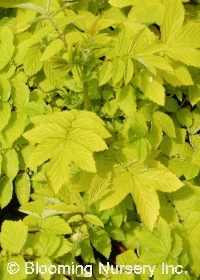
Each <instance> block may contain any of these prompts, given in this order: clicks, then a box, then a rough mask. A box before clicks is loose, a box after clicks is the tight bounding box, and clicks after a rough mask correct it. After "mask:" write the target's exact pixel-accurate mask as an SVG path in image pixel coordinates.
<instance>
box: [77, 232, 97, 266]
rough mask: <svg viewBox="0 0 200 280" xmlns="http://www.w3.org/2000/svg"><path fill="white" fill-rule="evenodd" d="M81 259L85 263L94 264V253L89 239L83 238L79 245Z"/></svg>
mask: <svg viewBox="0 0 200 280" xmlns="http://www.w3.org/2000/svg"><path fill="white" fill-rule="evenodd" d="M80 248H81V257H82V258H83V260H84V261H85V262H89V263H95V258H94V253H93V250H92V247H91V244H90V240H89V238H85V239H83V240H82V241H81V243H80Z"/></svg>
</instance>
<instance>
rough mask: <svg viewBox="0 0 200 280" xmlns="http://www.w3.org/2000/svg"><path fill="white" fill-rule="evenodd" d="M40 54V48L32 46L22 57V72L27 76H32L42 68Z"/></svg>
mask: <svg viewBox="0 0 200 280" xmlns="http://www.w3.org/2000/svg"><path fill="white" fill-rule="evenodd" d="M41 57H42V53H41V51H40V46H38V45H36V46H32V47H31V48H30V49H29V50H28V51H27V53H26V55H25V57H24V70H25V73H26V74H27V75H30V76H32V75H34V74H36V73H37V72H38V71H39V70H40V69H41V68H42V62H41V61H40V60H41Z"/></svg>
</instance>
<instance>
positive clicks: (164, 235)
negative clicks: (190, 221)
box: [136, 218, 172, 264]
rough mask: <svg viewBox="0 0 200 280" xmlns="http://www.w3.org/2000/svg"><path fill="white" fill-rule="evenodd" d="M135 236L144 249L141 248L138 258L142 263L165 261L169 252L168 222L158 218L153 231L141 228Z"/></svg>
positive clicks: (169, 235)
mask: <svg viewBox="0 0 200 280" xmlns="http://www.w3.org/2000/svg"><path fill="white" fill-rule="evenodd" d="M136 238H137V240H138V242H139V244H140V246H142V247H144V248H145V250H141V253H140V254H141V255H140V260H141V262H142V263H148V264H155V263H160V262H162V261H165V260H166V259H167V257H168V255H169V254H170V249H171V242H172V239H171V234H170V229H169V226H168V224H167V223H166V222H165V221H164V220H163V219H162V218H159V220H158V223H157V227H156V228H155V229H154V231H153V233H151V232H149V231H147V230H143V231H141V232H137V234H136Z"/></svg>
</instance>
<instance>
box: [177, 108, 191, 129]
mask: <svg viewBox="0 0 200 280" xmlns="http://www.w3.org/2000/svg"><path fill="white" fill-rule="evenodd" d="M176 116H177V119H178V120H179V122H180V123H181V125H183V126H186V127H190V126H191V125H192V123H193V117H192V113H191V112H190V111H189V110H188V109H187V108H181V109H180V110H178V111H177V112H176Z"/></svg>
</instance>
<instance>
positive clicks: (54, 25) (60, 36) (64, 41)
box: [49, 18, 68, 49]
mask: <svg viewBox="0 0 200 280" xmlns="http://www.w3.org/2000/svg"><path fill="white" fill-rule="evenodd" d="M49 19H50V21H51V24H52V25H53V27H54V28H55V30H56V32H57V34H58V36H59V38H60V40H61V41H63V44H64V45H65V47H66V49H68V45H67V42H66V40H65V36H64V35H63V34H62V33H60V31H59V29H58V27H57V26H56V24H55V22H54V21H53V19H52V18H49Z"/></svg>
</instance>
